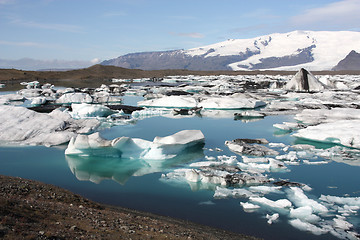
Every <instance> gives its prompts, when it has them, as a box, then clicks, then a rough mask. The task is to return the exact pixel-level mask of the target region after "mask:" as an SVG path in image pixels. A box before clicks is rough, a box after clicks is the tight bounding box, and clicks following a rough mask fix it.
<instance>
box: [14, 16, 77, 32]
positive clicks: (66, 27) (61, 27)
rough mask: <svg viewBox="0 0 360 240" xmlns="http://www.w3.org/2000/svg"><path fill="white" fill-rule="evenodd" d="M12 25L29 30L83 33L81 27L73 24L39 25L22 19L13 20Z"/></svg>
mask: <svg viewBox="0 0 360 240" xmlns="http://www.w3.org/2000/svg"><path fill="white" fill-rule="evenodd" d="M11 23H12V24H17V25H21V26H25V27H29V28H40V29H48V30H55V31H62V32H73V33H81V32H83V31H82V28H81V27H79V26H77V25H71V24H57V23H39V22H34V21H25V20H22V19H12V20H11Z"/></svg>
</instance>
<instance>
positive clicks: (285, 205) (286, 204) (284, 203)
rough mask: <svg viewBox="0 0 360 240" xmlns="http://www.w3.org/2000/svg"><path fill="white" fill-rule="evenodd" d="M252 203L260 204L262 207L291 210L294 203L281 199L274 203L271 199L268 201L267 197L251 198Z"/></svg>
mask: <svg viewBox="0 0 360 240" xmlns="http://www.w3.org/2000/svg"><path fill="white" fill-rule="evenodd" d="M250 201H251V202H255V203H259V204H262V205H266V206H269V207H271V208H281V209H283V208H290V207H291V206H292V203H291V202H290V201H289V200H287V199H279V200H276V201H272V200H270V199H267V198H265V197H250Z"/></svg>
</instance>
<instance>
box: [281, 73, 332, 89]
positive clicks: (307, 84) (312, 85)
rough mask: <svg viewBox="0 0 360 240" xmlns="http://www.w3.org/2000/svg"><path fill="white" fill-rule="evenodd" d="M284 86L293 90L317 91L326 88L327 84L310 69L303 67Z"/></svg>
mask: <svg viewBox="0 0 360 240" xmlns="http://www.w3.org/2000/svg"><path fill="white" fill-rule="evenodd" d="M284 88H285V89H286V90H293V91H307V92H316V91H322V90H324V89H326V86H325V85H324V84H323V83H322V82H320V81H319V80H318V79H317V78H316V77H315V76H314V75H312V74H311V73H310V72H309V71H307V70H305V69H304V68H301V69H300V70H299V71H298V72H297V73H296V74H295V76H294V77H293V78H292V79H291V80H290V81H289V82H288V83H287V84H286V85H285V87H284Z"/></svg>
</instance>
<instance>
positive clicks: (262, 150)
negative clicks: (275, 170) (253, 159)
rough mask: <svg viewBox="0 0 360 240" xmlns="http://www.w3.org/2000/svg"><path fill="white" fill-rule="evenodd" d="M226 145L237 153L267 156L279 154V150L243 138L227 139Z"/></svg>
mask: <svg viewBox="0 0 360 240" xmlns="http://www.w3.org/2000/svg"><path fill="white" fill-rule="evenodd" d="M225 145H226V146H227V147H228V148H229V150H230V151H232V152H234V153H236V154H244V155H253V156H267V155H278V154H279V153H278V152H277V151H275V150H273V149H270V148H267V147H265V146H263V145H260V144H257V143H253V144H249V143H247V142H246V141H244V140H243V139H235V140H233V141H225Z"/></svg>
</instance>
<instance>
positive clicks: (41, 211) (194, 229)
mask: <svg viewBox="0 0 360 240" xmlns="http://www.w3.org/2000/svg"><path fill="white" fill-rule="evenodd" d="M0 189H1V191H0V238H4V239H256V238H254V237H249V236H244V235H240V234H235V233H230V232H226V231H224V230H219V229H214V228H210V227H206V226H201V225H197V224H194V223H190V222H186V221H181V220H176V219H171V218H168V217H162V216H157V215H154V214H149V213H144V212H139V211H135V210H130V209H126V208H119V207H112V206H105V205H101V204H99V203H95V202H92V201H89V200H87V199H85V198H83V197H81V196H79V195H76V194H73V193H71V192H69V191H67V190H64V189H61V188H59V187H55V186H52V185H49V184H44V183H40V182H37V181H32V180H26V179H22V178H16V177H7V176H1V175H0Z"/></svg>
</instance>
